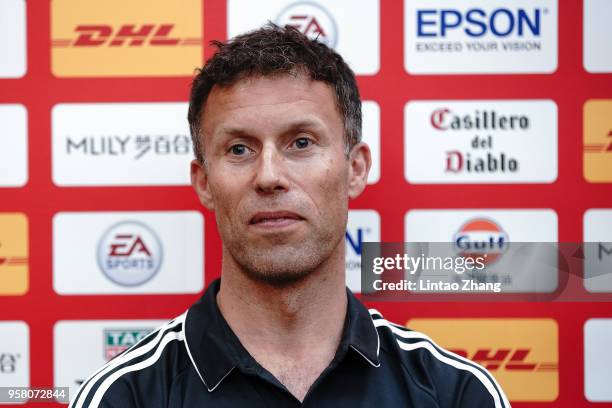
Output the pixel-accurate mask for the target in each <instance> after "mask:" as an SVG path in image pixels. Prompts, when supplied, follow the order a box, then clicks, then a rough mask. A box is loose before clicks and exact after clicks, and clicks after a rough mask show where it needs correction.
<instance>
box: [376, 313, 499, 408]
mask: <svg viewBox="0 0 612 408" xmlns="http://www.w3.org/2000/svg"><path fill="white" fill-rule="evenodd" d="M369 312H370V316H371V318H372V321H373V323H374V326H375V327H376V329H377V331H378V334H379V337H380V348H381V352H382V353H384V354H385V355H386V356H387V358H391V359H394V360H395V361H398V362H399V364H400V365H401V366H402V368H403V370H404V372H405V373H406V376H405V377H406V379H407V381H410V382H411V385H413V386H415V387H417V388H420V389H421V390H422V391H424V392H427V393H429V394H430V396H431V397H432V398H433V399H434V400H436V401H439V402H442V400H444V399H446V398H452V399H453V400H454V403H457V402H458V401H459V400H463V401H465V403H467V405H465V406H482V407H488V406H490V407H495V408H498V407H499V408H507V407H510V403H509V402H508V399H507V398H506V396H505V394H504V392H503V390H502V389H501V387H500V386H499V384H498V383H497V381H496V380H495V378H494V377H493V376H492V375H491V374H490V373H489V372H488V371H487V370H486V369H485V368H484V367H482V366H480V365H479V364H477V363H475V362H473V361H471V360H468V359H466V358H464V357H462V356H460V355H458V354H455V353H453V352H451V351H449V350H446V349H444V348H443V347H440V346H439V345H438V344H436V343H435V342H434V341H433V340H432V339H431V338H430V337H429V336H427V335H426V334H424V333H421V332H418V331H414V330H411V329H409V328H408V327H405V326H401V325H399V324H396V323H392V322H390V321H388V320H387V319H385V318H384V317H383V315H382V314H381V313H380V312H379V311H377V310H376V309H369ZM449 402H451V401H449ZM479 402H480V403H481V405H478V403H479ZM443 405H446V404H443ZM456 406H464V405H461V404H457V405H456Z"/></svg>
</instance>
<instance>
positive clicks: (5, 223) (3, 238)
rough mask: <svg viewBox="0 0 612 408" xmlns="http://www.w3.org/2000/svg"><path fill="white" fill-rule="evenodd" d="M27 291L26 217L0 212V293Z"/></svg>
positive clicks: (18, 293)
mask: <svg viewBox="0 0 612 408" xmlns="http://www.w3.org/2000/svg"><path fill="white" fill-rule="evenodd" d="M27 291H28V219H27V217H26V216H25V215H24V214H19V213H4V214H0V295H23V294H25V293H26V292H27Z"/></svg>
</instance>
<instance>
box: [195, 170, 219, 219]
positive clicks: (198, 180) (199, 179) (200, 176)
mask: <svg viewBox="0 0 612 408" xmlns="http://www.w3.org/2000/svg"><path fill="white" fill-rule="evenodd" d="M191 185H192V186H193V189H194V190H195V192H196V194H197V195H198V198H199V199H200V202H201V203H202V205H203V206H204V207H206V208H207V209H209V210H210V211H214V210H215V203H214V201H213V197H212V194H211V192H210V185H209V184H208V171H207V169H206V168H205V166H204V165H203V164H202V163H200V161H199V160H195V159H194V160H192V161H191Z"/></svg>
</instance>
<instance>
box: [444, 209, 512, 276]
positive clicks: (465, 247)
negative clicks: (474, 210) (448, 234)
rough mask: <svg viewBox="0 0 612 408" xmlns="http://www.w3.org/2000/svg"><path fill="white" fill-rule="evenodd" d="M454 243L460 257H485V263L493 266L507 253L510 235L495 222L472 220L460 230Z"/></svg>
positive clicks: (486, 219)
mask: <svg viewBox="0 0 612 408" xmlns="http://www.w3.org/2000/svg"><path fill="white" fill-rule="evenodd" d="M453 242H454V246H455V249H456V250H457V251H458V252H459V255H460V256H462V257H464V258H472V259H475V258H477V257H484V259H485V260H484V263H485V264H491V263H493V262H495V261H496V260H497V259H499V258H500V257H501V256H502V255H503V253H504V252H506V249H507V246H508V234H506V232H505V231H504V230H503V229H502V228H501V227H500V226H499V224H497V223H496V222H495V221H493V220H490V219H488V218H483V217H479V218H472V219H471V220H469V221H467V222H466V223H464V224H463V225H462V226H461V228H459V231H457V233H456V234H455V236H454V238H453Z"/></svg>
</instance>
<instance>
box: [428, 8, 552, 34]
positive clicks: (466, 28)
mask: <svg viewBox="0 0 612 408" xmlns="http://www.w3.org/2000/svg"><path fill="white" fill-rule="evenodd" d="M547 12H548V10H547V9H546V8H533V9H524V8H518V9H516V10H511V9H508V8H497V9H494V10H489V11H487V10H484V9H481V8H472V9H468V10H458V9H439V10H437V9H424V10H416V28H417V37H434V38H445V37H446V36H447V35H448V34H449V33H452V32H454V31H457V30H458V31H461V32H463V33H465V34H466V35H467V36H469V37H474V38H478V37H482V36H485V35H487V34H490V35H492V36H495V37H502V38H503V37H508V36H510V35H515V36H518V37H524V36H533V37H539V36H540V34H541V31H542V15H544V14H546V13H547Z"/></svg>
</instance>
